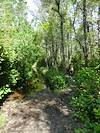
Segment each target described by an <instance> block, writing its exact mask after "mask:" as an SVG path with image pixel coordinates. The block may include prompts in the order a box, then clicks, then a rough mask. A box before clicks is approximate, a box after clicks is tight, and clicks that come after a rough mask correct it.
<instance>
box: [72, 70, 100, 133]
mask: <svg viewBox="0 0 100 133" xmlns="http://www.w3.org/2000/svg"><path fill="white" fill-rule="evenodd" d="M75 81H76V87H77V88H76V91H75V92H76V93H75V96H74V97H73V99H72V105H73V107H74V109H75V112H74V115H75V116H76V117H77V118H78V119H80V120H81V121H83V122H84V123H85V130H84V129H83V131H82V130H80V132H84V131H86V132H87V133H88V132H91V131H94V132H96V133H99V132H100V127H99V122H100V72H99V70H95V69H93V68H83V69H81V70H80V71H79V72H78V73H77V74H76V75H75Z"/></svg>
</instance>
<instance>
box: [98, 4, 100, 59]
mask: <svg viewBox="0 0 100 133" xmlns="http://www.w3.org/2000/svg"><path fill="white" fill-rule="evenodd" d="M98 51H99V57H100V6H99V7H98Z"/></svg>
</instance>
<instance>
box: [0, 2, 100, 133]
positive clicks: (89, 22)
mask: <svg viewBox="0 0 100 133" xmlns="http://www.w3.org/2000/svg"><path fill="white" fill-rule="evenodd" d="M40 3H41V4H40V5H39V12H38V13H39V16H38V15H37V17H34V13H33V17H32V15H31V17H32V21H31V22H29V20H28V17H29V16H30V14H28V12H29V9H27V6H26V2H25V1H24V0H3V1H1V2H0V100H2V99H3V98H4V97H5V96H6V95H7V94H8V93H10V92H11V91H13V90H15V89H16V88H23V89H24V90H25V91H26V90H29V91H30V90H32V89H33V91H40V90H42V89H43V88H44V81H45V83H46V85H47V87H50V89H51V90H53V92H54V91H55V90H60V91H61V90H67V88H68V86H69V84H70V82H69V79H68V77H70V79H74V80H75V86H76V88H75V93H74V96H73V98H72V101H71V103H72V106H73V108H74V116H75V117H76V118H77V119H79V120H80V121H82V122H83V124H84V128H83V129H78V130H76V133H89V132H90V133H92V132H93V133H99V132H100V126H99V123H100V30H99V29H100V21H99V19H100V2H99V1H98V0H88V1H87V0H67V1H64V0H40ZM27 14H28V15H29V16H28V15H27ZM38 17H39V18H38ZM43 80H44V81H43ZM27 92H28V91H27ZM32 94H33V93H32Z"/></svg>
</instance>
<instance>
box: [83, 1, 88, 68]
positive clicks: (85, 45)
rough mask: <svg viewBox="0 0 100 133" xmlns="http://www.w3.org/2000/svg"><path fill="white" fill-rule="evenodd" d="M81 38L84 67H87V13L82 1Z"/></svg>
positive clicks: (84, 3) (84, 2)
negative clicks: (82, 39) (82, 38)
mask: <svg viewBox="0 0 100 133" xmlns="http://www.w3.org/2000/svg"><path fill="white" fill-rule="evenodd" d="M83 37H84V47H83V52H84V60H85V66H87V65H88V44H87V11H86V0H83Z"/></svg>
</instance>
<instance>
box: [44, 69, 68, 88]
mask: <svg viewBox="0 0 100 133" xmlns="http://www.w3.org/2000/svg"><path fill="white" fill-rule="evenodd" d="M45 80H46V82H47V84H48V85H49V86H50V88H51V89H52V90H56V89H64V88H65V87H66V86H67V80H66V79H65V76H64V74H63V73H61V72H59V71H58V70H56V69H54V68H52V69H49V70H48V71H47V73H46V75H45Z"/></svg>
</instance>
